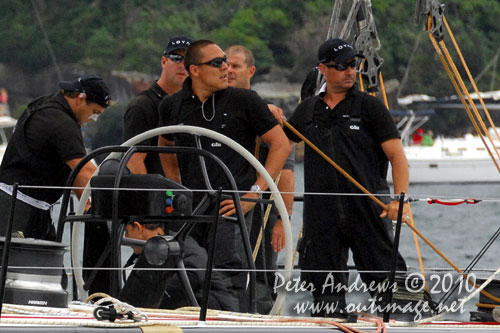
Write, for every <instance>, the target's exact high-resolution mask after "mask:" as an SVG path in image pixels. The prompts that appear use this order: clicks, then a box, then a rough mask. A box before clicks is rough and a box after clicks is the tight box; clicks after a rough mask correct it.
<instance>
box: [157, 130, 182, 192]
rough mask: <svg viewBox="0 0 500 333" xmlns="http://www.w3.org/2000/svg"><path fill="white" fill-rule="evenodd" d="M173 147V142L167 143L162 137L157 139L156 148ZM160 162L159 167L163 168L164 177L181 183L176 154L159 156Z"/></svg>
mask: <svg viewBox="0 0 500 333" xmlns="http://www.w3.org/2000/svg"><path fill="white" fill-rule="evenodd" d="M171 145H173V142H171V141H167V140H166V139H165V138H163V137H161V136H160V137H159V139H158V146H160V147H164V146H171ZM160 161H161V166H162V168H163V173H164V174H165V177H167V178H168V179H171V180H173V181H175V182H177V183H179V184H180V183H181V174H180V172H179V164H178V162H177V155H176V154H164V153H163V154H160Z"/></svg>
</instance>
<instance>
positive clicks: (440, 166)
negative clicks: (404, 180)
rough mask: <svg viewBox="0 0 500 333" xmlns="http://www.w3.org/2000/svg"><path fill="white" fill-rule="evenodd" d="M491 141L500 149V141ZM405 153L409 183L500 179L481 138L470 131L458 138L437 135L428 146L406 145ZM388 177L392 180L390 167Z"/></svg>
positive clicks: (495, 181)
mask: <svg viewBox="0 0 500 333" xmlns="http://www.w3.org/2000/svg"><path fill="white" fill-rule="evenodd" d="M490 132H492V131H490ZM494 137H495V136H494V135H492V138H494ZM494 142H495V146H496V147H497V149H500V143H499V142H498V141H497V140H494ZM490 150H491V152H492V154H494V156H496V152H495V151H494V150H493V149H490ZM405 153H406V157H407V159H408V165H409V169H410V182H411V183H412V184H418V183H498V182H500V173H499V171H498V169H497V167H496V165H495V163H494V161H493V159H492V158H491V156H490V154H489V153H488V150H487V149H486V148H485V145H484V143H483V141H482V140H481V138H480V137H478V136H473V135H472V134H466V135H465V136H464V137H462V138H444V137H437V138H436V139H434V142H433V145H432V146H424V145H407V146H405ZM496 157H497V159H498V156H496ZM388 180H389V181H391V182H392V174H391V172H390V171H389V173H388Z"/></svg>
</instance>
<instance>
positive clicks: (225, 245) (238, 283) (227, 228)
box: [191, 207, 253, 312]
mask: <svg viewBox="0 0 500 333" xmlns="http://www.w3.org/2000/svg"><path fill="white" fill-rule="evenodd" d="M215 209H216V208H215V207H212V208H211V209H209V211H208V212H207V213H206V214H207V215H214V214H215ZM217 209H218V207H217ZM252 217H253V211H250V212H248V213H247V214H246V215H245V224H246V228H247V231H248V232H249V230H250V229H251V225H252ZM212 228H213V224H201V223H200V224H198V225H197V226H195V228H194V229H193V231H192V232H191V236H192V237H193V238H194V239H195V240H196V241H197V242H198V244H200V245H201V246H202V247H204V248H205V249H206V250H207V252H208V249H209V243H210V242H211V238H210V237H211V231H212ZM214 268H218V269H223V270H222V271H220V275H221V278H222V281H223V283H224V284H225V285H226V288H227V289H228V292H229V293H230V294H231V295H233V296H234V297H236V298H237V299H238V301H239V305H238V306H239V311H240V312H247V311H248V310H249V307H248V304H249V299H248V295H249V294H248V290H247V280H248V278H249V277H248V271H247V270H248V260H247V257H246V254H245V249H244V246H243V238H242V234H241V230H240V226H239V224H238V223H236V222H233V221H227V220H222V219H220V220H219V225H218V228H217V239H216V244H215V256H214Z"/></svg>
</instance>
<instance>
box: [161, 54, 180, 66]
mask: <svg viewBox="0 0 500 333" xmlns="http://www.w3.org/2000/svg"><path fill="white" fill-rule="evenodd" d="M165 56H166V57H167V58H169V59H170V60H172V61H173V62H175V63H176V64H180V63H181V62H182V60H184V56H182V55H180V54H174V53H170V54H167V55H165Z"/></svg>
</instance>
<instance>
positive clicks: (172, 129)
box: [71, 125, 293, 315]
mask: <svg viewBox="0 0 500 333" xmlns="http://www.w3.org/2000/svg"><path fill="white" fill-rule="evenodd" d="M174 133H185V134H192V135H194V136H205V137H208V138H211V139H214V140H217V141H219V142H221V143H223V144H225V145H226V146H228V147H230V148H231V149H233V150H234V151H236V152H237V153H238V154H240V155H241V156H242V157H243V158H245V159H246V160H247V161H248V162H249V163H250V164H251V165H252V166H253V167H254V168H255V169H256V170H257V172H259V174H261V175H262V177H263V178H264V180H265V181H266V183H267V185H268V187H269V190H270V193H271V194H273V195H274V203H275V204H276V208H277V209H278V212H279V215H280V216H281V218H282V221H283V227H284V230H285V242H286V244H285V269H284V271H283V272H282V273H281V274H282V276H283V277H284V280H285V283H286V282H287V281H290V279H291V276H292V269H293V249H292V242H293V240H292V231H291V226H290V219H289V217H288V212H287V210H286V207H285V203H284V202H283V198H282V197H281V194H280V192H279V190H278V188H277V186H276V185H275V184H274V181H273V179H272V178H271V176H270V175H269V173H268V172H267V170H266V169H265V168H264V167H263V166H262V164H261V163H260V162H259V161H258V160H257V159H256V158H255V157H254V156H253V155H252V154H251V153H250V152H249V151H248V150H246V149H245V148H243V147H242V146H241V145H240V144H239V143H237V142H236V141H234V140H232V139H230V138H228V137H227V136H224V135H222V134H220V133H217V132H214V131H212V130H209V129H206V128H202V127H196V126H184V125H176V126H165V127H159V128H155V129H152V130H149V131H147V132H144V133H141V134H139V135H136V136H135V137H133V138H131V139H129V140H127V141H126V142H124V143H123V144H122V145H121V146H134V145H137V144H138V143H140V142H143V141H144V140H147V139H150V138H152V137H156V136H160V135H164V134H174ZM120 154H121V153H116V152H115V153H111V154H110V155H109V156H108V157H107V158H106V159H105V160H108V159H112V158H119V156H120ZM103 163H104V162H103ZM101 164H102V163H101ZM98 171H99V167H98V168H97V170H96V172H95V173H94V175H96V174H97V173H98ZM89 197H90V185H89V184H87V186H86V187H85V190H84V191H83V194H82V196H81V198H80V201H79V202H78V205H77V209H76V212H75V213H76V215H82V214H83V212H84V209H85V205H86V203H87V200H88V199H89ZM82 232H83V223H80V222H78V223H74V226H73V233H72V236H71V259H72V266H73V274H74V277H75V281H76V285H77V288H78V292H79V293H80V295H81V296H86V295H87V291H86V290H85V289H84V284H85V282H84V281H83V275H82V271H83V269H82V266H81V262H80V259H79V258H80V253H79V252H80V248H81V245H80V235H81V234H82ZM285 297H286V290H284V288H280V289H279V290H278V296H277V298H276V301H275V302H274V305H273V308H272V309H271V312H270V314H271V315H275V314H277V313H278V311H279V310H280V308H281V307H282V305H283V303H284V302H285Z"/></svg>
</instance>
